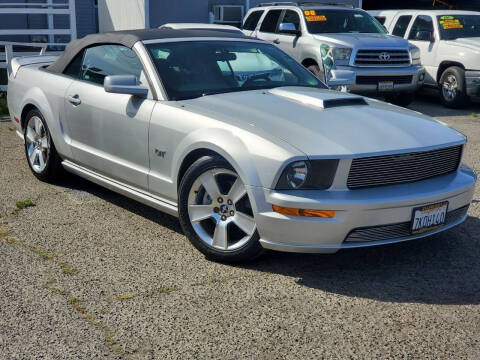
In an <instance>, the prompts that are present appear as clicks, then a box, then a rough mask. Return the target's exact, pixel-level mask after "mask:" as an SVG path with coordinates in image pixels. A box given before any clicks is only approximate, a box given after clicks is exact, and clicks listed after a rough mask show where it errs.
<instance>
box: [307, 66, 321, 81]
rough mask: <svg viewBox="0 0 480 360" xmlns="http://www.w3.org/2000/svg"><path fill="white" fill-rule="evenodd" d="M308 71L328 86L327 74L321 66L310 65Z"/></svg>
mask: <svg viewBox="0 0 480 360" xmlns="http://www.w3.org/2000/svg"><path fill="white" fill-rule="evenodd" d="M307 69H308V71H310V72H311V73H312V74H313V75H315V76H316V77H317V78H318V79H319V80H320V81H321V82H323V83H324V84H326V82H325V74H324V73H323V71H322V70H321V69H320V66H318V65H316V64H315V65H310V66H309V67H307Z"/></svg>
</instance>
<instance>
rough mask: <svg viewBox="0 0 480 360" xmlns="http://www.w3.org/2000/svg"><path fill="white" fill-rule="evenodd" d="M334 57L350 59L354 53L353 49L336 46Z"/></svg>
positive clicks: (333, 51) (333, 50)
mask: <svg viewBox="0 0 480 360" xmlns="http://www.w3.org/2000/svg"><path fill="white" fill-rule="evenodd" d="M332 54H333V59H334V60H345V61H347V62H348V61H350V55H352V49H350V48H341V47H334V48H333V49H332Z"/></svg>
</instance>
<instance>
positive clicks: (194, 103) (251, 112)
mask: <svg viewBox="0 0 480 360" xmlns="http://www.w3.org/2000/svg"><path fill="white" fill-rule="evenodd" d="M344 99H350V100H352V99H357V100H360V101H362V99H364V98H362V97H360V96H356V95H352V94H346V93H340V92H334V91H329V90H322V89H315V88H304V87H283V88H276V89H272V90H263V91H245V92H236V93H227V94H219V95H210V96H205V97H201V98H197V99H193V100H186V101H182V103H183V104H182V105H183V106H185V108H187V109H188V110H190V111H192V112H194V113H197V114H201V115H204V116H208V117H211V118H215V119H217V120H219V121H223V122H227V123H229V124H230V125H234V126H237V127H241V128H242V129H245V130H247V131H251V132H255V131H256V130H257V131H258V133H259V135H262V136H265V135H264V134H268V135H269V136H270V137H272V138H276V139H278V140H280V142H281V141H285V142H287V143H288V144H290V145H291V146H294V147H295V148H297V149H299V150H300V151H302V152H303V153H305V154H306V155H308V156H311V157H316V156H322V157H328V156H334V157H336V156H340V157H353V156H357V155H363V156H365V155H372V154H382V153H395V152H405V151H406V150H412V149H424V148H435V147H438V146H443V145H447V144H448V145H450V144H458V143H461V142H464V141H465V137H464V136H463V135H462V134H461V133H459V132H457V131H456V130H454V129H452V128H449V127H447V126H445V125H442V124H441V123H439V122H438V121H436V120H433V119H430V118H428V117H425V116H423V115H421V114H420V113H417V112H414V111H410V110H406V109H403V108H400V107H397V106H393V105H389V104H386V103H383V102H381V101H377V100H373V99H365V100H366V102H365V104H364V105H360V104H357V105H355V104H354V105H349V104H346V105H342V103H337V104H336V106H334V107H328V108H323V107H322V103H323V106H325V103H324V102H325V101H328V100H333V101H337V100H344Z"/></svg>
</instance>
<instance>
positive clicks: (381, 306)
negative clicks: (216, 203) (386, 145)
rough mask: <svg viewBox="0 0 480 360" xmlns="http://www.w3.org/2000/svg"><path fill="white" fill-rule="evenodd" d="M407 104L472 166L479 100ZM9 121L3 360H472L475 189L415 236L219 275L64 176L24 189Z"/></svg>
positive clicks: (175, 228) (157, 229) (0, 153)
mask: <svg viewBox="0 0 480 360" xmlns="http://www.w3.org/2000/svg"><path fill="white" fill-rule="evenodd" d="M411 107H412V108H413V109H415V110H418V111H424V112H426V113H429V114H431V115H433V116H437V117H439V118H440V119H441V120H442V121H444V122H447V123H448V124H449V125H451V126H453V127H455V128H457V129H459V130H460V131H462V132H463V133H465V134H466V135H468V138H469V145H468V148H467V152H466V155H465V161H466V162H467V163H468V164H470V165H471V166H473V167H474V168H475V169H476V170H477V171H479V170H480V118H476V117H474V116H472V115H471V114H472V113H474V112H478V113H480V108H479V107H478V106H473V107H471V108H469V109H467V110H465V111H452V110H444V109H443V108H442V107H440V106H439V105H438V104H436V103H435V101H434V100H432V99H430V98H424V99H422V100H421V101H419V102H416V103H414V104H413V105H412V106H411ZM11 127H12V124H11V123H0V215H1V217H0V358H2V359H28V358H48V359H49V358H57V359H90V358H112V359H113V358H131V359H153V358H155V359H167V358H177V359H190V358H192V359H211V358H221V359H240V358H252V359H280V358H282V359H283V358H288V359H318V358H358V359H366V358H381V359H385V358H396V359H398V358H409V359H410V358H412V359H413V358H432V359H433V358H435V359H438V358H444V359H452V358H456V359H460V358H466V359H478V358H479V357H480V306H479V304H480V218H479V216H480V204H479V201H480V195H479V190H477V192H476V194H475V201H474V203H473V205H472V206H471V208H470V210H469V218H468V220H467V221H466V223H465V224H463V225H461V226H459V227H457V228H455V229H453V230H451V231H448V232H445V233H443V234H440V235H438V236H435V237H432V238H429V239H425V240H421V241H415V242H410V243H404V244H398V245H392V246H385V247H378V248H372V249H361V250H350V251H344V252H340V253H337V254H335V255H327V256H326V255H297V254H283V253H275V252H270V253H267V254H266V255H265V256H264V257H263V258H261V260H259V261H257V262H255V263H253V264H249V265H243V266H229V265H221V264H216V263H212V262H208V261H206V260H205V259H204V258H203V257H202V256H201V255H200V254H199V253H198V252H197V251H196V250H194V249H193V247H192V246H191V245H190V244H189V243H188V241H187V240H186V238H185V237H184V236H183V235H182V232H181V229H180V227H179V224H178V222H177V220H176V219H175V218H173V217H170V216H168V215H165V214H162V213H161V212H158V211H155V210H152V209H150V208H148V207H146V206H144V205H141V204H139V203H136V202H135V201H132V200H129V199H127V198H124V197H122V196H119V195H117V194H115V193H113V192H110V191H108V190H104V189H102V188H100V187H98V186H96V185H93V184H91V183H88V182H87V181H83V180H81V179H79V178H76V177H71V178H70V179H67V181H65V182H64V183H62V184H59V185H48V184H44V183H41V182H39V181H37V180H36V179H35V178H34V177H33V176H32V175H31V173H30V170H29V169H28V167H27V163H26V161H25V157H24V153H23V148H22V145H21V143H20V140H19V139H17V137H16V136H15V133H14V132H13V131H11V130H10V129H11ZM30 201H31V202H30ZM17 202H18V206H17ZM31 205H34V206H31Z"/></svg>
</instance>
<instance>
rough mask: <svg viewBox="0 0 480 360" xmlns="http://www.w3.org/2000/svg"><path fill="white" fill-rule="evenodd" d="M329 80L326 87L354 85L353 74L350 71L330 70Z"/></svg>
mask: <svg viewBox="0 0 480 360" xmlns="http://www.w3.org/2000/svg"><path fill="white" fill-rule="evenodd" d="M330 75H331V76H330V78H328V80H327V85H328V87H331V88H335V87H339V86H348V85H352V84H354V83H355V73H354V72H353V71H350V70H330Z"/></svg>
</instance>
